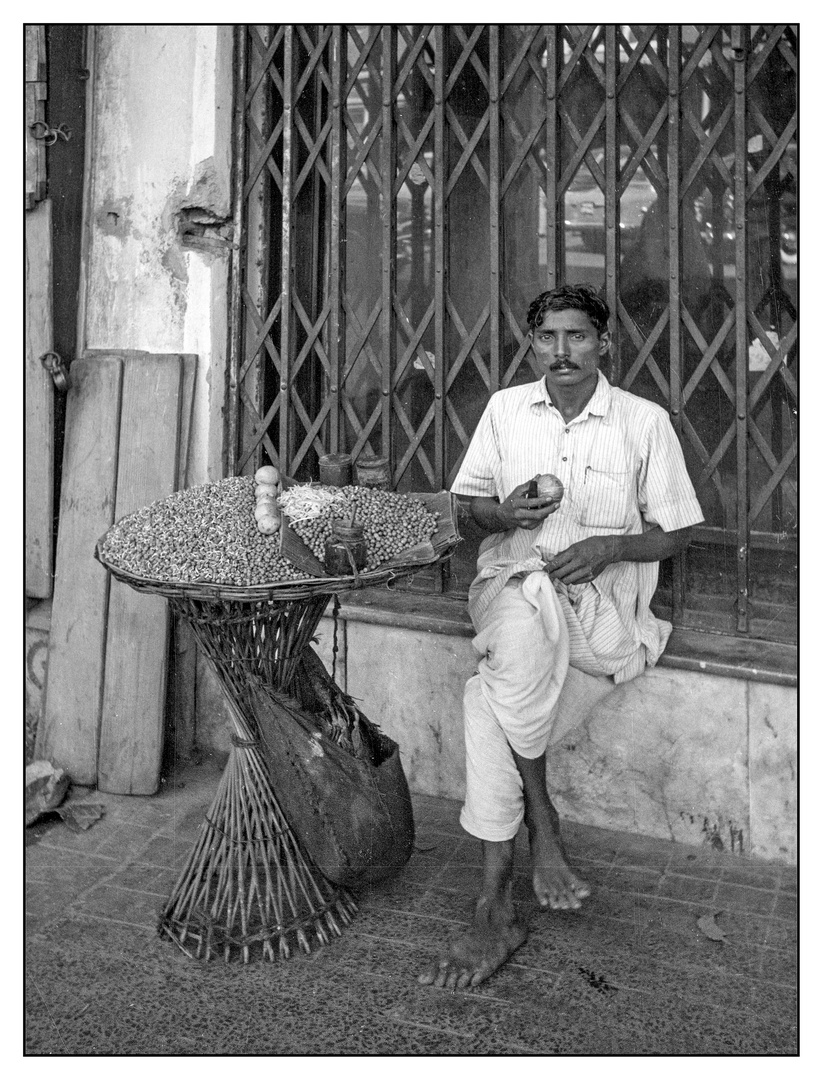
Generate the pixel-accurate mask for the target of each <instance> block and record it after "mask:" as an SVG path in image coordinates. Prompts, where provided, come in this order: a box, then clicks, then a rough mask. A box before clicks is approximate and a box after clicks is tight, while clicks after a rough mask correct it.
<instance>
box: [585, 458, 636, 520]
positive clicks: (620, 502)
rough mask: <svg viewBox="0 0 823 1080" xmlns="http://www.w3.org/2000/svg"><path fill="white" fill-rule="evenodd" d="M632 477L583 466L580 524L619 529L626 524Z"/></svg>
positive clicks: (618, 471) (626, 471) (620, 472)
mask: <svg viewBox="0 0 823 1080" xmlns="http://www.w3.org/2000/svg"><path fill="white" fill-rule="evenodd" d="M631 479H632V474H631V473H630V472H629V471H628V470H618V469H600V468H594V467H593V466H591V465H587V466H586V468H585V471H584V473H583V485H582V488H581V499H580V524H581V525H585V526H586V527H587V528H590V529H623V528H625V527H626V525H627V523H628V517H629V509H630V494H631Z"/></svg>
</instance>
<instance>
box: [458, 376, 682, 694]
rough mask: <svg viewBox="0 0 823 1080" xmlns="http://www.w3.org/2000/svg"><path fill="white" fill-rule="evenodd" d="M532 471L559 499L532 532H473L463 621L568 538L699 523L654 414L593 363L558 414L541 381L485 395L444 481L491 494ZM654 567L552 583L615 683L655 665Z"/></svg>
mask: <svg viewBox="0 0 823 1080" xmlns="http://www.w3.org/2000/svg"><path fill="white" fill-rule="evenodd" d="M539 473H553V474H554V475H555V476H557V477H558V478H559V479H560V480H561V481H562V483H563V487H564V488H565V494H564V496H563V500H562V501H561V503H560V506H559V508H558V509H557V510H556V511H555V513H553V514H551V515H550V516H549V517H548V518H546V520H545V521H544V522H543V524H542V526H541V527H540V529H535V530H534V531H529V530H526V529H514V530H512V531H510V532H506V533H494V534H493V535H491V536H488V537H486V538H485V539H484V540H483V542H482V544H481V545H480V556H479V558H478V563H477V569H478V574H477V577H476V578H475V580H474V582H473V583H472V586H471V588H470V590H469V612H470V614H471V616H472V620H473V622H474V624H475V626H477V625H479V621H480V619H481V618H482V615H483V613H484V612H485V611H486V609H487V608H488V606H489V604H490V603H491V601H492V600H493V599H494V597H495V596H496V595H497V594H498V593H499V592H500V590H501V589H502V588H503V586H504V585H505V583H506V581H507V580H508V579H509V578H510V577H511V576H512V575H513V574H516V573H519V572H522V571H528V570H534V569H539V568H540V567H541V566H542V564H543V562H544V561H546V560H548V559H550V558H551V557H552V556H554V555H556V554H557V553H558V552H560V551H564V550H565V549H566V548H567V547H569V545H571V544H573V543H576V542H577V541H578V540H583V539H585V538H586V537H589V536H605V535H622V534H634V533H640V532H643V531H644V529H646V528H649V527H651V526H653V525H659V526H660V528H661V529H663V530H664V532H671V531H673V530H675V529H682V528H685V527H686V526H688V525H695V524H697V523H699V522H700V521H702V520H703V514H702V511H701V509H700V504H699V503H698V501H697V498H696V496H695V493H694V488H693V487H692V484H691V481H690V480H689V477H688V474H687V472H686V466H685V462H684V460H683V452H682V450H681V449H680V445H679V443H678V441H677V437H676V435H675V433H674V430H673V428H672V426H671V423H670V422H669V418H668V416H667V415H666V413H665V412H664V411H663V409H661V408H660V406H659V405H655V404H654V403H653V402H650V401H646V400H645V399H644V398H639V397H636V396H635V395H634V394H629V393H627V392H626V391H625V390H620V389H618V388H617V387H613V386H611V385H610V384H609V382H608V380H607V379H606V377H605V376H604V375H603V373H602V372H600V373H599V374H598V383H597V388H596V390H595V392H594V394H593V395H592V397H591V399H590V400H589V402H588V404H587V405H586V406H585V408H584V409H583V411H582V413H581V414H580V415H579V416H577V417H575V419H574V420H571V421H569V422H568V423H566V422H565V421H564V420H563V417H562V416H561V414H560V412H559V410H558V409H556V408H555V406H554V405H553V404H552V401H551V398H550V397H549V393H548V390H547V389H546V384H545V381H544V380H543V379H540V380H539V381H538V382H535V383H529V384H527V385H526V386H517V387H511V388H509V389H507V390H500V391H498V392H497V393H496V394H493V395H492V397H491V399H490V401H489V403H488V405H487V406H486V409H485V411H484V413H483V416H482V417H481V419H480V423H479V424H478V426H477V429H476V431H475V432H474V435H473V436H472V440H471V443H470V445H469V448H468V450H467V452H466V456H465V458H464V460H463V464H462V465H461V467H460V470H459V471H458V474H457V477H456V478H455V481H454V484H453V485H452V489H451V490H452V491H453V492H454V493H455V494H456V495H464V496H478V495H480V496H494V497H496V498H497V499H499V501H500V502H503V500H504V499H505V498H506V497H507V496H508V495H509V494H510V492H511V491H512V490H513V489H514V488H515V487H517V486H518V485H519V484H523V483H525V482H526V481H527V480H531V479H532V477H534V476H536V475H537V474H539ZM657 571H658V563H656V562H651V563H639V562H621V563H612V564H611V565H610V566H607V567H606V569H605V570H604V571H603V572H602V574H600V575H599V576H598V577H597V578H596V579H595V580H594V582H592V583H591V584H586V585H570V586H563V585H560V584H557V583H556V588H558V589H559V590H561V591H563V592H564V593H566V592H567V594H568V599H569V601H570V604H571V607H572V610H573V611H574V614H575V615H576V617H577V622H578V624H579V631H580V632H582V634H583V635H584V636H585V638H586V640H587V642H588V644H589V646H590V647H591V650H592V652H593V653H594V654H595V656H596V657H597V659H598V660H599V661H600V662H601V663H602V664H603V667H604V669H606V670H607V671H608V673H609V674H612V675H614V677H615V682H623V681H625V680H626V679H631V678H634V676H635V675H638V674H639V673H640V672H641V671H643V669H644V668H645V667H646V666H647V665H653V664H655V663H656V662H657V660H658V658H659V657H660V654H661V653H662V652H663V649H664V648H665V645H666V641H667V640H668V637H669V634H670V633H671V625H670V624H669V623H666V622H663V621H662V620H660V619H656V618H655V616H654V615H652V613H651V611H650V610H649V603H650V601H651V599H652V596H653V594H654V590H655V588H656V586H657ZM570 631H571V632H572V633H573V634H574V633H575V632H577V631H578V627H574V626H572V627H570Z"/></svg>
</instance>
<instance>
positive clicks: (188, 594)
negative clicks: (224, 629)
mask: <svg viewBox="0 0 823 1080" xmlns="http://www.w3.org/2000/svg"><path fill="white" fill-rule="evenodd" d="M104 540H105V536H102V537H101V538H100V539H99V540H98V541H97V545H96V547H95V550H94V557H95V558H96V559H97V561H98V562H99V563H100V564H101V565H102V566H105V568H106V569H107V570H108V571H109V572H110V573H111V575H112V577H114V578H116V579H117V580H118V581H122V582H123V583H124V584H126V585H130V586H131V588H132V589H136V590H137V591H138V592H145V593H156V594H157V595H158V596H165V597H166V598H167V599H169V600H173V599H175V598H180V599H189V600H207V601H215V600H217V601H241V602H247V603H265V602H266V601H276V600H302V599H307V598H308V597H311V596H317V595H319V594H321V593H326V594H328V595H333V594H334V593H340V592H346V591H347V590H349V589H358V588H359V589H365V588H369V587H371V586H374V585H387V584H389V583H390V582H391V581H394V580H395V579H397V578H399V577H408V576H409V575H410V574H415V573H417V572H418V571H419V570H422V569H424V568H426V567H429V566H435V565H436V564H437V563H440V562H443V561H444V560H445V559H448V558H449V556H450V555H451V553H452V552H453V551H454V548H455V547H456V546H457V543H456V542H455V543H451V544H449V545H448V546H447V547H446V548H444V549H442V550H441V551H438V552H437V554H436V556H435V558H433V559H429V560H428V561H427V562H414V563H409V564H408V565H404V566H391V567H387V568H386V569H384V570H381V569H377V570H369V571H364V572H363V573H362V574H359V575H358V576H357V578H355V577H354V576H353V575H352V576H349V577H318V578H305V579H302V580H300V581H269V582H265V583H263V584H261V585H217V584H214V583H212V582H207V581H198V582H194V583H192V582H185V581H156V580H154V579H152V578H147V577H142V576H141V575H139V574H134V573H132V572H131V571H128V570H124V569H122V567H119V566H116V565H115V564H114V563H111V562H108V561H107V560H106V559H104V558H103V556H102V554H101V552H100V548H101V545H102V543H103V541H104Z"/></svg>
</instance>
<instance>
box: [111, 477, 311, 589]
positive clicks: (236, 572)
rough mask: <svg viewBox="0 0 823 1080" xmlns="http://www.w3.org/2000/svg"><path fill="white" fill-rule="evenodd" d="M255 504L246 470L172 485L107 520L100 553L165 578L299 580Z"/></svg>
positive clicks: (259, 581)
mask: <svg viewBox="0 0 823 1080" xmlns="http://www.w3.org/2000/svg"><path fill="white" fill-rule="evenodd" d="M256 506H257V500H256V497H255V481H254V480H253V479H252V478H251V477H248V476H232V477H229V478H228V479H226V480H217V481H215V482H214V483H211V484H203V485H201V486H200V487H194V488H189V489H188V491H177V492H175V493H174V494H173V495H170V496H169V497H168V498H167V499H163V500H162V501H159V502H154V503H151V504H150V505H149V506H145V507H143V509H142V510H138V511H137V512H136V513H134V514H130V515H129V516H128V517H125V518H123V519H122V520H121V521H119V522H117V523H116V524H115V525H113V526H112V527H111V529H109V531H108V533H107V534H106V537H105V539H104V541H103V543H102V544H101V547H100V553H101V555H102V556H103V558H104V559H105V561H106V562H107V563H111V565H112V566H116V567H119V568H120V569H122V570H125V571H126V572H127V573H132V574H136V575H139V576H140V577H145V578H150V579H151V580H153V581H160V582H168V583H170V584H174V583H187V584H196V583H197V582H211V583H213V584H216V585H243V586H248V585H261V584H266V583H269V582H275V581H304V580H307V579H308V578H309V577H310V575H308V574H305V573H304V572H303V571H302V570H299V569H298V568H297V567H296V566H294V565H292V563H291V562H289V560H288V559H286V558H285V557H284V556H282V555H281V554H280V536H279V532H273V533H271V534H265V533H262V532H260V530H259V528H258V521H257V520H256V518H255V509H256Z"/></svg>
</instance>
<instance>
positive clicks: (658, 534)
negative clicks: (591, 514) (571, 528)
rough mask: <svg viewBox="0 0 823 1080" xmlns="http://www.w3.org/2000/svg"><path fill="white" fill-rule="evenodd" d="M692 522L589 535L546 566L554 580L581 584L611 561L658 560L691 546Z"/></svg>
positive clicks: (569, 583)
mask: <svg viewBox="0 0 823 1080" xmlns="http://www.w3.org/2000/svg"><path fill="white" fill-rule="evenodd" d="M691 537H692V526H691V525H689V526H687V527H686V528H685V529H675V530H674V531H673V532H664V531H663V530H662V529H661V528H660V526H659V525H655V526H654V527H653V528H651V529H649V530H648V532H644V533H635V534H633V535H631V536H625V535H624V536H589V537H588V538H587V539H586V540H580V541H578V543H576V544H572V545H571V546H570V547H567V548H566V550H565V551H560V552H558V554H557V555H555V557H554V558H553V559H550V560H549V561H548V562H547V563H546V564H545V566H544V569H545V571H546V573H547V574H548V575H549V577H550V578H551V579H552V581H562V582H564V584H566V585H580V584H583V583H585V582H588V581H593V580H594V578H596V577H597V575H598V574H602V573H603V571H604V570H605V569H606V567H607V566H609V565H610V564H611V563H617V562H659V561H660V560H661V559H668V558H670V557H671V556H672V555H676V554H677V552H678V551H682V550H683V549H684V548H686V547H688V545H689V543H690V541H691Z"/></svg>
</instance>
